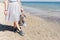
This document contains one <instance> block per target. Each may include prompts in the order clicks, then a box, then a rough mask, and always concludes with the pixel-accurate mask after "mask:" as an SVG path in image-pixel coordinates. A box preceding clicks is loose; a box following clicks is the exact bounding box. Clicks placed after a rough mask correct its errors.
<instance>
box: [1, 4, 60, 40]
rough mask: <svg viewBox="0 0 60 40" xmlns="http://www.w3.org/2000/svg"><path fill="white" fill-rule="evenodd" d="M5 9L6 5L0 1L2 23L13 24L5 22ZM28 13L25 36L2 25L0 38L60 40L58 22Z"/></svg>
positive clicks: (8, 39) (11, 39)
mask: <svg viewBox="0 0 60 40" xmlns="http://www.w3.org/2000/svg"><path fill="white" fill-rule="evenodd" d="M3 10H4V5H3V4H2V3H0V23H1V24H3V25H13V23H10V22H5V20H4V19H5V16H4V14H3V13H4V12H3ZM26 15H27V26H26V27H23V28H22V29H23V31H24V32H25V36H20V35H19V34H18V33H14V32H13V31H8V30H5V29H6V28H7V27H6V28H5V27H3V26H2V27H1V26H0V40H60V25H59V24H58V23H53V22H48V21H46V20H44V19H42V18H39V17H36V16H32V15H30V14H29V13H26ZM1 28H2V29H1ZM3 29H4V30H5V31H3Z"/></svg>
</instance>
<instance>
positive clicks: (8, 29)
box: [0, 24, 14, 32]
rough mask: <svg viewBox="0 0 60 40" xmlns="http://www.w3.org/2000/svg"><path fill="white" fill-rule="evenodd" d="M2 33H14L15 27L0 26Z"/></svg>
mask: <svg viewBox="0 0 60 40" xmlns="http://www.w3.org/2000/svg"><path fill="white" fill-rule="evenodd" d="M0 31H12V32H14V28H13V26H9V25H3V24H0Z"/></svg>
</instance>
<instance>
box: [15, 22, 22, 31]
mask: <svg viewBox="0 0 60 40" xmlns="http://www.w3.org/2000/svg"><path fill="white" fill-rule="evenodd" d="M15 24H16V27H17V29H18V30H19V31H21V28H20V26H19V24H18V21H15Z"/></svg>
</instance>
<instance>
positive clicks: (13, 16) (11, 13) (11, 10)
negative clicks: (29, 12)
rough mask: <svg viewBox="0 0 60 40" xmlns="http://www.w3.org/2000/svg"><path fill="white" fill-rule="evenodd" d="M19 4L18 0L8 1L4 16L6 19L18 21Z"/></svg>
mask: <svg viewBox="0 0 60 40" xmlns="http://www.w3.org/2000/svg"><path fill="white" fill-rule="evenodd" d="M20 14H21V11H20V6H19V4H18V2H13V3H9V5H8V14H7V16H6V17H5V19H6V21H11V22H14V21H19V20H20Z"/></svg>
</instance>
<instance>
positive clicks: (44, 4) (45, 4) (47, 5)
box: [22, 2, 60, 11]
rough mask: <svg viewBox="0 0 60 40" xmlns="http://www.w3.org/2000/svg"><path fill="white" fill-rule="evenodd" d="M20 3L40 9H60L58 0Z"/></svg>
mask: <svg viewBox="0 0 60 40" xmlns="http://www.w3.org/2000/svg"><path fill="white" fill-rule="evenodd" d="M22 5H23V6H27V7H32V8H37V9H41V10H49V11H50V10H51V11H52V10H56V11H60V2H22Z"/></svg>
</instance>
